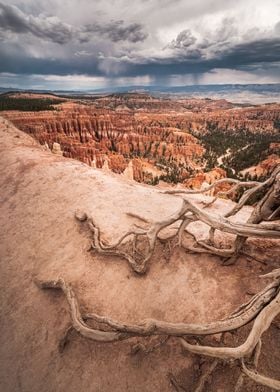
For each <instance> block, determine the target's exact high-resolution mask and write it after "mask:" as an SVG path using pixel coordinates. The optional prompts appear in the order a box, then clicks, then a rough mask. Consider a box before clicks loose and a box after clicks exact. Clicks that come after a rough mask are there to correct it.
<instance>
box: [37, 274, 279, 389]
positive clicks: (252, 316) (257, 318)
mask: <svg viewBox="0 0 280 392" xmlns="http://www.w3.org/2000/svg"><path fill="white" fill-rule="evenodd" d="M262 278H272V279H273V281H272V282H271V283H270V284H268V285H267V286H266V287H265V288H264V289H263V290H262V291H260V292H259V293H257V294H256V295H254V296H253V297H252V298H251V300H250V301H248V302H247V303H244V304H242V305H241V306H240V307H239V308H238V309H237V310H235V311H234V312H233V313H232V314H231V315H229V316H228V317H227V318H225V319H224V320H221V321H217V322H212V323H209V324H186V323H170V322H165V321H160V320H154V319H147V320H143V321H141V322H139V323H137V324H126V323H122V322H119V321H115V320H112V319H110V318H108V317H105V316H100V315H97V314H94V313H89V314H84V315H82V314H81V310H80V306H79V303H78V301H77V298H76V296H75V293H74V291H73V289H72V288H71V285H70V284H68V283H66V282H65V281H64V279H62V278H59V279H57V280H51V281H40V280H36V284H37V286H38V287H39V288H41V289H59V290H61V291H62V292H63V293H64V295H65V297H66V300H67V302H68V306H69V310H70V315H71V320H72V326H70V327H68V328H67V331H66V333H65V335H64V336H63V338H62V339H61V341H60V344H59V348H60V351H63V349H64V347H65V345H66V344H67V342H68V341H69V334H70V333H71V332H72V331H74V330H76V331H77V332H78V333H79V334H80V335H81V336H83V337H85V338H87V339H90V340H93V341H98V342H114V341H121V340H124V339H129V338H132V337H148V336H158V335H164V338H163V340H159V341H158V342H157V343H156V344H154V345H152V346H151V347H145V346H143V345H138V346H137V345H136V346H135V347H134V352H135V350H136V351H139V350H141V351H142V352H143V353H145V354H149V353H150V352H152V351H154V350H155V349H157V348H158V347H160V346H161V345H162V344H165V343H166V341H167V340H168V339H169V337H170V336H175V337H177V338H178V339H179V341H180V342H181V344H182V346H183V348H185V349H187V350H188V351H190V352H193V353H195V354H199V355H206V356H210V357H214V358H215V361H214V362H213V363H212V364H211V366H210V367H209V369H208V370H207V371H206V372H205V373H204V374H203V375H202V376H201V378H200V380H199V383H198V386H197V389H196V392H199V391H202V390H203V387H204V385H205V383H206V381H207V378H208V377H209V375H210V374H211V373H212V372H213V371H214V369H215V367H216V366H217V363H218V360H219V359H226V360H236V359H237V360H241V361H242V371H243V373H244V374H245V375H247V376H248V377H250V378H251V379H253V380H254V381H256V382H257V383H260V384H262V385H266V386H269V387H271V388H274V389H277V388H278V389H279V383H280V381H277V380H273V379H271V378H269V377H265V376H262V375H260V374H259V373H257V372H255V371H251V370H249V369H248V368H247V367H246V365H245V363H244V358H245V357H248V356H250V355H251V354H252V353H253V352H254V362H253V365H254V367H255V368H256V367H257V363H258V358H259V355H260V350H261V345H260V339H261V336H262V334H263V333H264V332H265V331H266V330H267V329H268V328H269V326H270V325H271V323H272V321H273V320H274V318H275V317H276V316H277V315H278V314H279V313H280V269H278V270H275V271H272V272H271V273H269V274H266V275H263V276H262ZM90 320H92V321H93V322H94V325H95V327H92V326H90V325H88V322H89V321H90ZM252 320H254V322H253V326H252V329H251V332H250V333H249V335H248V337H247V339H246V341H245V342H244V343H243V344H241V345H240V346H238V347H209V346H201V345H193V344H189V343H187V341H186V340H185V339H183V337H186V336H188V335H189V336H205V335H212V334H216V333H222V332H226V331H232V330H237V329H238V328H240V327H242V326H244V325H246V324H247V323H249V322H250V321H252ZM96 325H97V326H96ZM142 346H143V347H142ZM173 381H174V383H175V381H176V379H175V378H174V380H173ZM171 382H172V380H171ZM242 383H243V376H240V377H239V379H238V381H237V384H236V388H237V389H236V391H238V390H240V388H241V387H242ZM178 385H179V384H178ZM178 385H177V387H178ZM173 386H174V387H175V384H174V385H173ZM179 387H180V388H181V389H180V388H179ZM179 387H178V388H179V389H177V390H183V389H182V388H183V387H181V386H180V385H179ZM238 388H239V389H238Z"/></svg>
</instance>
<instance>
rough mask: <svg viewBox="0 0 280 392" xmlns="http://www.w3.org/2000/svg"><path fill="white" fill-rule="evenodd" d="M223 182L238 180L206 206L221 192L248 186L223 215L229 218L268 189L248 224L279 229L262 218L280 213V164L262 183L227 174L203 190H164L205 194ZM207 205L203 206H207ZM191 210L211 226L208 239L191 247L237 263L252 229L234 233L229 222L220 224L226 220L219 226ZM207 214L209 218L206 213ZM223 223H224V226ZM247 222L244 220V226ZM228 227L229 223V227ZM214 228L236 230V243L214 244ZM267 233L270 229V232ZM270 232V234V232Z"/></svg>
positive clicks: (275, 216)
mask: <svg viewBox="0 0 280 392" xmlns="http://www.w3.org/2000/svg"><path fill="white" fill-rule="evenodd" d="M222 183H232V184H235V185H234V186H233V187H232V188H231V189H230V190H229V191H227V192H219V193H218V194H217V195H216V196H215V197H214V199H213V200H212V201H210V202H209V203H205V206H210V205H212V204H213V203H214V202H215V201H216V200H217V197H218V196H221V195H226V196H228V195H229V194H230V193H232V192H234V191H236V190H238V189H239V188H249V189H248V190H247V191H245V192H244V194H243V195H242V197H241V198H240V200H239V202H238V203H237V204H236V205H235V206H234V207H233V208H232V209H231V210H230V211H229V212H227V213H226V214H225V215H224V218H229V217H231V216H233V215H235V214H237V212H238V211H240V210H241V208H242V207H243V206H244V205H245V204H246V203H247V202H248V200H249V199H250V198H251V197H252V196H253V195H255V194H257V193H258V192H261V191H262V192H266V193H265V196H264V197H263V198H262V199H261V200H260V202H259V203H258V204H257V206H256V208H255V209H254V211H253V213H252V215H251V216H250V218H249V220H248V222H247V224H248V225H251V224H256V225H259V227H266V228H267V229H269V230H273V229H275V230H276V231H279V229H280V226H279V225H274V226H265V225H263V224H262V223H261V222H262V221H271V220H275V219H277V218H278V217H279V213H280V166H279V165H278V166H277V167H276V169H275V170H274V172H273V173H272V175H271V177H270V178H269V179H268V180H266V181H265V182H263V183H259V182H256V181H250V182H242V181H239V180H234V179H230V178H225V179H222V180H218V181H216V182H214V183H213V184H212V185H210V186H209V187H206V188H205V189H202V190H189V189H187V190H178V189H177V190H170V191H165V192H164V193H168V194H181V195H188V194H202V193H205V192H208V191H210V190H211V189H213V188H215V187H216V186H217V185H219V184H222ZM205 206H204V207H205ZM190 210H191V211H192V212H193V213H194V215H196V218H197V219H198V220H201V221H203V222H204V223H207V224H208V225H209V226H210V232H209V239H208V241H207V242H205V241H200V242H197V241H196V242H197V245H199V246H198V247H191V248H190V250H191V251H194V252H195V251H197V252H200V253H212V254H215V255H217V256H221V257H225V258H226V260H225V262H224V264H225V265H231V264H234V263H235V262H236V260H237V258H238V256H239V254H240V253H241V250H242V248H243V245H244V244H245V242H246V240H247V238H248V237H250V236H254V234H253V233H249V231H248V235H245V234H246V233H245V232H243V233H242V234H241V233H240V234H238V233H232V231H228V230H226V226H225V225H223V224H221V223H225V222H220V225H218V226H220V227H218V226H217V224H213V221H212V222H211V219H210V220H209V219H208V222H207V219H204V220H203V219H202V215H201V212H200V216H198V215H197V214H195V212H194V211H193V210H192V209H191V208H190ZM204 218H206V217H205V216H204ZM221 226H224V227H221ZM245 226H246V224H244V228H245ZM227 228H228V227H227ZM215 230H222V231H226V232H231V233H232V234H236V235H237V237H236V240H235V242H234V244H233V246H232V247H231V248H229V249H226V250H224V249H219V248H216V247H215V246H214V234H215ZM267 235H268V233H267ZM268 236H269V235H268Z"/></svg>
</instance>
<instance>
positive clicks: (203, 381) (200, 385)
mask: <svg viewBox="0 0 280 392" xmlns="http://www.w3.org/2000/svg"><path fill="white" fill-rule="evenodd" d="M218 363H219V361H218V360H217V359H215V360H214V361H213V362H212V363H211V365H210V366H209V367H208V369H207V370H206V371H205V373H203V374H202V375H201V377H200V379H199V382H198V384H197V387H196V388H195V390H194V392H202V391H203V389H204V387H205V384H206V382H207V380H208V378H209V376H210V375H211V374H212V373H213V372H214V370H215V369H216V367H217V365H218Z"/></svg>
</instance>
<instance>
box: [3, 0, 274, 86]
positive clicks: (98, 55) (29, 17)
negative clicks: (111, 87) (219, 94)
mask: <svg viewBox="0 0 280 392" xmlns="http://www.w3.org/2000/svg"><path fill="white" fill-rule="evenodd" d="M276 3H277V2H275V1H274V0H267V1H266V4H263V2H262V1H261V0H248V1H247V2H246V4H245V3H244V2H243V1H240V0H236V1H233V0H228V1H223V0H217V1H215V2H214V3H213V1H212V0H203V1H202V0H196V1H194V0H191V1H189V2H185V1H183V0H177V1H169V0H164V1H159V0H140V1H139V2H137V3H135V4H133V5H132V3H131V2H130V1H129V0H118V1H116V0H107V1H105V0H99V1H96V2H88V1H86V0H68V1H66V2H65V3H64V4H62V2H59V1H58V0H48V1H47V2H37V1H35V0H26V1H25V2H24V6H23V3H22V2H21V1H20V0H14V2H13V4H11V2H10V1H8V0H2V2H0V56H1V57H0V58H1V61H0V73H2V76H1V75H0V76H1V83H3V80H4V81H5V75H6V74H8V75H9V78H7V83H12V82H11V81H12V78H13V76H11V75H14V80H15V82H14V83H15V85H19V80H20V77H19V76H20V75H28V80H32V77H34V83H35V79H36V81H37V80H38V78H36V75H39V76H40V75H42V77H41V76H40V77H39V79H40V80H43V79H44V77H45V80H46V84H47V75H51V77H52V78H54V77H55V75H57V76H61V77H64V78H65V77H67V82H69V80H70V79H71V75H73V80H74V79H75V80H77V75H81V76H84V78H87V77H89V78H90V77H91V78H93V79H92V80H95V79H94V78H101V79H100V80H102V83H103V82H104V83H105V84H106V83H107V84H109V83H110V84H114V81H116V83H119V81H120V80H122V79H121V78H130V79H129V80H130V81H132V84H133V78H134V79H135V81H136V80H137V81H139V80H143V81H144V82H145V83H146V82H147V81H149V82H151V83H155V82H157V81H158V80H160V82H161V83H166V84H169V83H175V82H176V81H178V80H180V83H181V82H182V83H183V82H184V80H188V82H189V81H190V80H191V79H188V78H189V77H190V78H193V80H194V81H195V82H196V81H197V80H199V79H200V78H202V80H203V75H206V74H207V75H208V79H209V80H210V81H211V75H214V74H215V81H216V80H217V74H218V73H219V72H220V74H221V80H220V83H223V82H224V83H227V82H230V83H232V82H236V83H240V82H242V81H243V80H250V81H251V80H252V81H254V80H255V81H256V82H259V81H260V80H263V81H265V82H267V81H268V82H280V80H279V74H280V72H279V71H280V38H279V31H280V27H279V26H280V21H279V18H277V15H279V10H280V8H279V7H280V6H279V4H278V5H277V4H276ZM219 70H220V71H219ZM223 70H226V71H225V72H224V71H223ZM264 70H265V72H264ZM277 71H278V72H277ZM44 75H45V76H44ZM225 75H226V76H227V79H224V78H225ZM230 75H232V76H230ZM236 77H239V79H238V80H236ZM69 78H70V79H69ZM242 78H243V79H242ZM260 78H262V79H260ZM62 79H63V78H62ZM62 79H61V80H62ZM208 79H207V80H208ZM87 80H89V81H90V79H87ZM19 87H20V86H19ZM73 87H76V88H79V86H73ZM89 87H91V86H89Z"/></svg>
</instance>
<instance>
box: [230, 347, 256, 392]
mask: <svg viewBox="0 0 280 392" xmlns="http://www.w3.org/2000/svg"><path fill="white" fill-rule="evenodd" d="M261 347H262V341H261V340H259V341H258V343H257V345H256V347H255V350H254V353H253V365H254V368H255V369H256V368H257V366H258V363H259V357H260V354H261ZM241 361H243V359H242V360H241ZM244 379H245V374H244V373H243V372H241V373H240V375H239V377H238V380H237V382H236V384H235V388H234V392H240V391H241V388H242V386H243V383H244Z"/></svg>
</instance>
